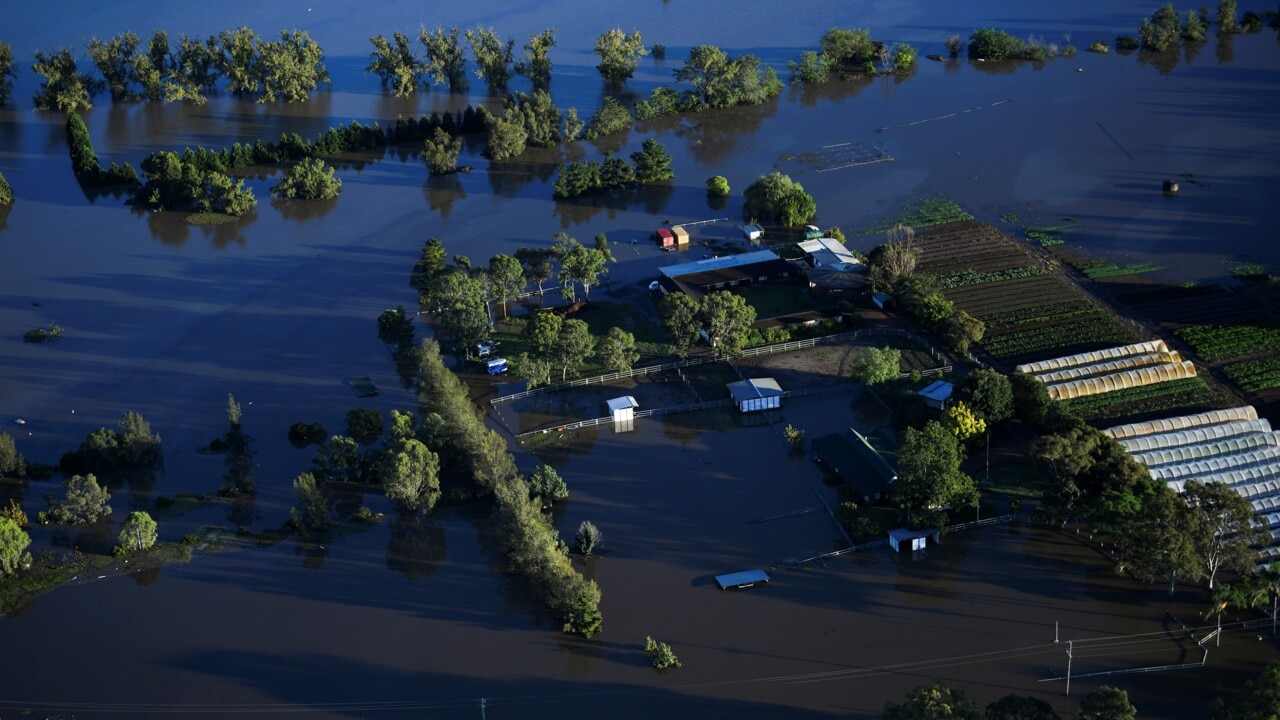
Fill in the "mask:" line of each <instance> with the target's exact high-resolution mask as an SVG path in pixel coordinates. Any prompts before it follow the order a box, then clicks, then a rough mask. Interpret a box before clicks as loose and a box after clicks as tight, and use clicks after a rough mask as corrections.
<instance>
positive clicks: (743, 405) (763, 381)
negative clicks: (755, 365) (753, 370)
mask: <svg viewBox="0 0 1280 720" xmlns="http://www.w3.org/2000/svg"><path fill="white" fill-rule="evenodd" d="M728 387H729V395H731V396H732V397H733V404H734V405H737V406H738V410H740V411H742V412H744V413H746V412H758V411H760V410H776V409H778V408H780V407H782V387H781V386H779V385H778V381H777V380H774V379H773V378H750V379H748V380H739V381H738V382H734V383H729V385H728Z"/></svg>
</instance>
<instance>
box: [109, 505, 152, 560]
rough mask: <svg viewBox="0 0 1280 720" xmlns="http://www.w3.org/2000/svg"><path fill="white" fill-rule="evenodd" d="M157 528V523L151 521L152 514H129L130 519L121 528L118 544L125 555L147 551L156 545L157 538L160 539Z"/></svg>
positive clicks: (117, 539)
mask: <svg viewBox="0 0 1280 720" xmlns="http://www.w3.org/2000/svg"><path fill="white" fill-rule="evenodd" d="M156 528H157V526H156V521H155V520H153V519H151V515H150V514H148V513H145V512H132V513H129V517H128V518H126V519H125V521H124V524H122V525H121V526H120V534H119V536H117V538H116V542H118V543H119V544H120V547H121V548H123V549H124V552H125V553H132V552H140V551H142V550H146V549H147V548H149V547H151V546H152V545H155V544H156V538H157V537H159V533H158V532H157V529H156Z"/></svg>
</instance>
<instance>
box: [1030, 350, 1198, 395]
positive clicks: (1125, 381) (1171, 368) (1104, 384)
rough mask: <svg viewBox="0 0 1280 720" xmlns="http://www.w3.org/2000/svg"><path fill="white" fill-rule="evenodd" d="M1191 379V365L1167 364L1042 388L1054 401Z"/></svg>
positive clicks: (1193, 370) (1181, 363) (1192, 365)
mask: <svg viewBox="0 0 1280 720" xmlns="http://www.w3.org/2000/svg"><path fill="white" fill-rule="evenodd" d="M1195 376H1196V366H1195V363H1193V362H1191V361H1190V360H1187V361H1184V362H1180V363H1170V364H1168V365H1153V366H1151V367H1144V368H1137V369H1136V370H1125V371H1123V372H1118V373H1114V374H1112V375H1103V376H1101V377H1090V378H1084V379H1083V380H1072V381H1070V382H1064V383H1059V384H1057V385H1048V386H1046V389H1047V390H1048V391H1049V397H1051V398H1053V399H1054V400H1070V399H1071V398H1078V397H1085V396H1087V395H1098V394H1101V393H1105V392H1111V391H1113V390H1124V389H1125V388H1133V387H1142V386H1143V385H1154V384H1156V383H1161V382H1167V381H1169V380H1183V379H1185V378H1192V377H1195Z"/></svg>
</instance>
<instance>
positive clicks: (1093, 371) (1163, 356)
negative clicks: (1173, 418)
mask: <svg viewBox="0 0 1280 720" xmlns="http://www.w3.org/2000/svg"><path fill="white" fill-rule="evenodd" d="M1178 362H1182V357H1181V356H1180V355H1178V353H1177V351H1171V352H1158V353H1146V354H1144V355H1130V356H1129V357H1123V358H1116V359H1115V360H1108V361H1106V362H1100V363H1094V364H1092V365H1077V366H1075V367H1069V368H1063V369H1061V370H1053V371H1051V372H1047V373H1043V374H1041V375H1036V376H1035V377H1036V379H1038V380H1040V381H1041V382H1043V383H1045V384H1046V385H1047V384H1049V383H1060V382H1066V381H1068V380H1079V379H1081V378H1087V377H1090V376H1093V375H1110V374H1112V373H1117V372H1120V371H1121V370H1132V369H1134V368H1140V367H1147V366H1150V365H1167V364H1169V363H1178Z"/></svg>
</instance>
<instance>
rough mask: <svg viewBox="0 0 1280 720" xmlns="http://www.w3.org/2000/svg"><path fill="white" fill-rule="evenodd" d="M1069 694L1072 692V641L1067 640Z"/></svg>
mask: <svg viewBox="0 0 1280 720" xmlns="http://www.w3.org/2000/svg"><path fill="white" fill-rule="evenodd" d="M1067 694H1068V695H1070V694H1071V641H1070V640H1068V641H1067Z"/></svg>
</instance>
